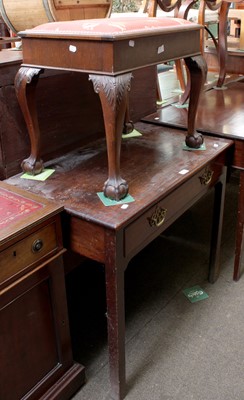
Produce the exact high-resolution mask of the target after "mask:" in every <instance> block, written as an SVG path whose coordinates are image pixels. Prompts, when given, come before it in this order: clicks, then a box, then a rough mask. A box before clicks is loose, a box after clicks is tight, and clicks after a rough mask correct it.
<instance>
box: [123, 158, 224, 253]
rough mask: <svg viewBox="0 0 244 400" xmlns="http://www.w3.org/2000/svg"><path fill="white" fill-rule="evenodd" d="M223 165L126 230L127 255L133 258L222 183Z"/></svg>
mask: <svg viewBox="0 0 244 400" xmlns="http://www.w3.org/2000/svg"><path fill="white" fill-rule="evenodd" d="M222 171H223V165H221V164H213V165H211V166H207V167H206V168H204V169H202V170H201V171H200V172H199V173H198V174H196V175H194V176H193V177H192V178H190V179H189V180H187V181H186V182H185V183H183V184H181V185H180V186H179V187H178V188H177V189H175V190H174V191H173V192H171V193H170V194H168V195H167V196H165V197H164V198H163V199H161V200H159V201H158V202H157V203H155V204H154V205H153V206H152V207H150V208H149V209H148V210H147V211H145V212H144V213H143V214H142V215H141V216H140V217H138V218H137V219H136V220H135V221H133V222H132V223H131V224H130V225H128V227H127V228H125V231H124V235H125V240H124V242H125V247H124V255H125V257H127V256H132V255H133V253H135V252H137V251H138V250H139V249H140V247H142V246H145V245H146V244H147V243H149V242H150V241H151V240H153V239H154V238H155V237H157V236H158V235H159V234H160V233H161V232H163V231H164V230H165V229H166V228H167V227H168V226H169V225H170V224H172V223H173V222H174V221H175V220H176V219H177V218H178V217H180V216H181V215H182V214H183V213H184V212H185V211H186V210H187V209H188V208H189V207H191V205H193V204H194V203H195V202H196V201H197V200H198V199H200V197H201V196H203V195H204V193H206V192H207V191H208V190H209V189H210V188H211V187H212V186H213V185H215V184H216V182H217V181H218V180H219V178H220V175H221V174H222Z"/></svg>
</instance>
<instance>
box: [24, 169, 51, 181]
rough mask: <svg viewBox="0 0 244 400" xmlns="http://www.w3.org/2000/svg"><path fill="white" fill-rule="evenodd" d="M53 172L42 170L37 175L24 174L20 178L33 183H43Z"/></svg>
mask: <svg viewBox="0 0 244 400" xmlns="http://www.w3.org/2000/svg"><path fill="white" fill-rule="evenodd" d="M54 172H55V169H44V170H43V171H42V172H41V173H40V174H37V175H31V174H28V173H27V172H26V173H25V174H23V175H21V178H23V179H31V180H34V181H45V180H46V179H47V178H49V176H50V175H52V174H53V173H54Z"/></svg>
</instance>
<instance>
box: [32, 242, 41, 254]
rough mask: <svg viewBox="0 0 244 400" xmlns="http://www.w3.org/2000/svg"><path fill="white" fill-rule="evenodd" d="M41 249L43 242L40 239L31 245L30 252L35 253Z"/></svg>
mask: <svg viewBox="0 0 244 400" xmlns="http://www.w3.org/2000/svg"><path fill="white" fill-rule="evenodd" d="M42 248H43V241H42V240H41V239H37V240H35V241H34V242H33V243H32V251H33V253H37V252H38V251H40V250H41V249H42Z"/></svg>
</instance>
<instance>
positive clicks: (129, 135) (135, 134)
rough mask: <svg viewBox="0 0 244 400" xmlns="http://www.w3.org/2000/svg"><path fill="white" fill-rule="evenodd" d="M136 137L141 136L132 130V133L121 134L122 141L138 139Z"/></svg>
mask: <svg viewBox="0 0 244 400" xmlns="http://www.w3.org/2000/svg"><path fill="white" fill-rule="evenodd" d="M138 136H142V134H141V133H140V132H139V131H137V130H136V129H133V131H132V132H130V133H123V135H122V139H129V138H132V137H138Z"/></svg>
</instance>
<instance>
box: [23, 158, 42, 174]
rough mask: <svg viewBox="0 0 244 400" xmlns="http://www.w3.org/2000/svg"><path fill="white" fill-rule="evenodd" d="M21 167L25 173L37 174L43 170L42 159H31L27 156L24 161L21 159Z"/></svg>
mask: <svg viewBox="0 0 244 400" xmlns="http://www.w3.org/2000/svg"><path fill="white" fill-rule="evenodd" d="M21 168H22V170H23V171H24V172H26V173H27V174H30V175H38V174H40V173H41V172H42V171H43V169H44V166H43V161H42V160H39V161H33V160H32V159H30V158H27V159H25V160H24V161H22V163H21Z"/></svg>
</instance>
